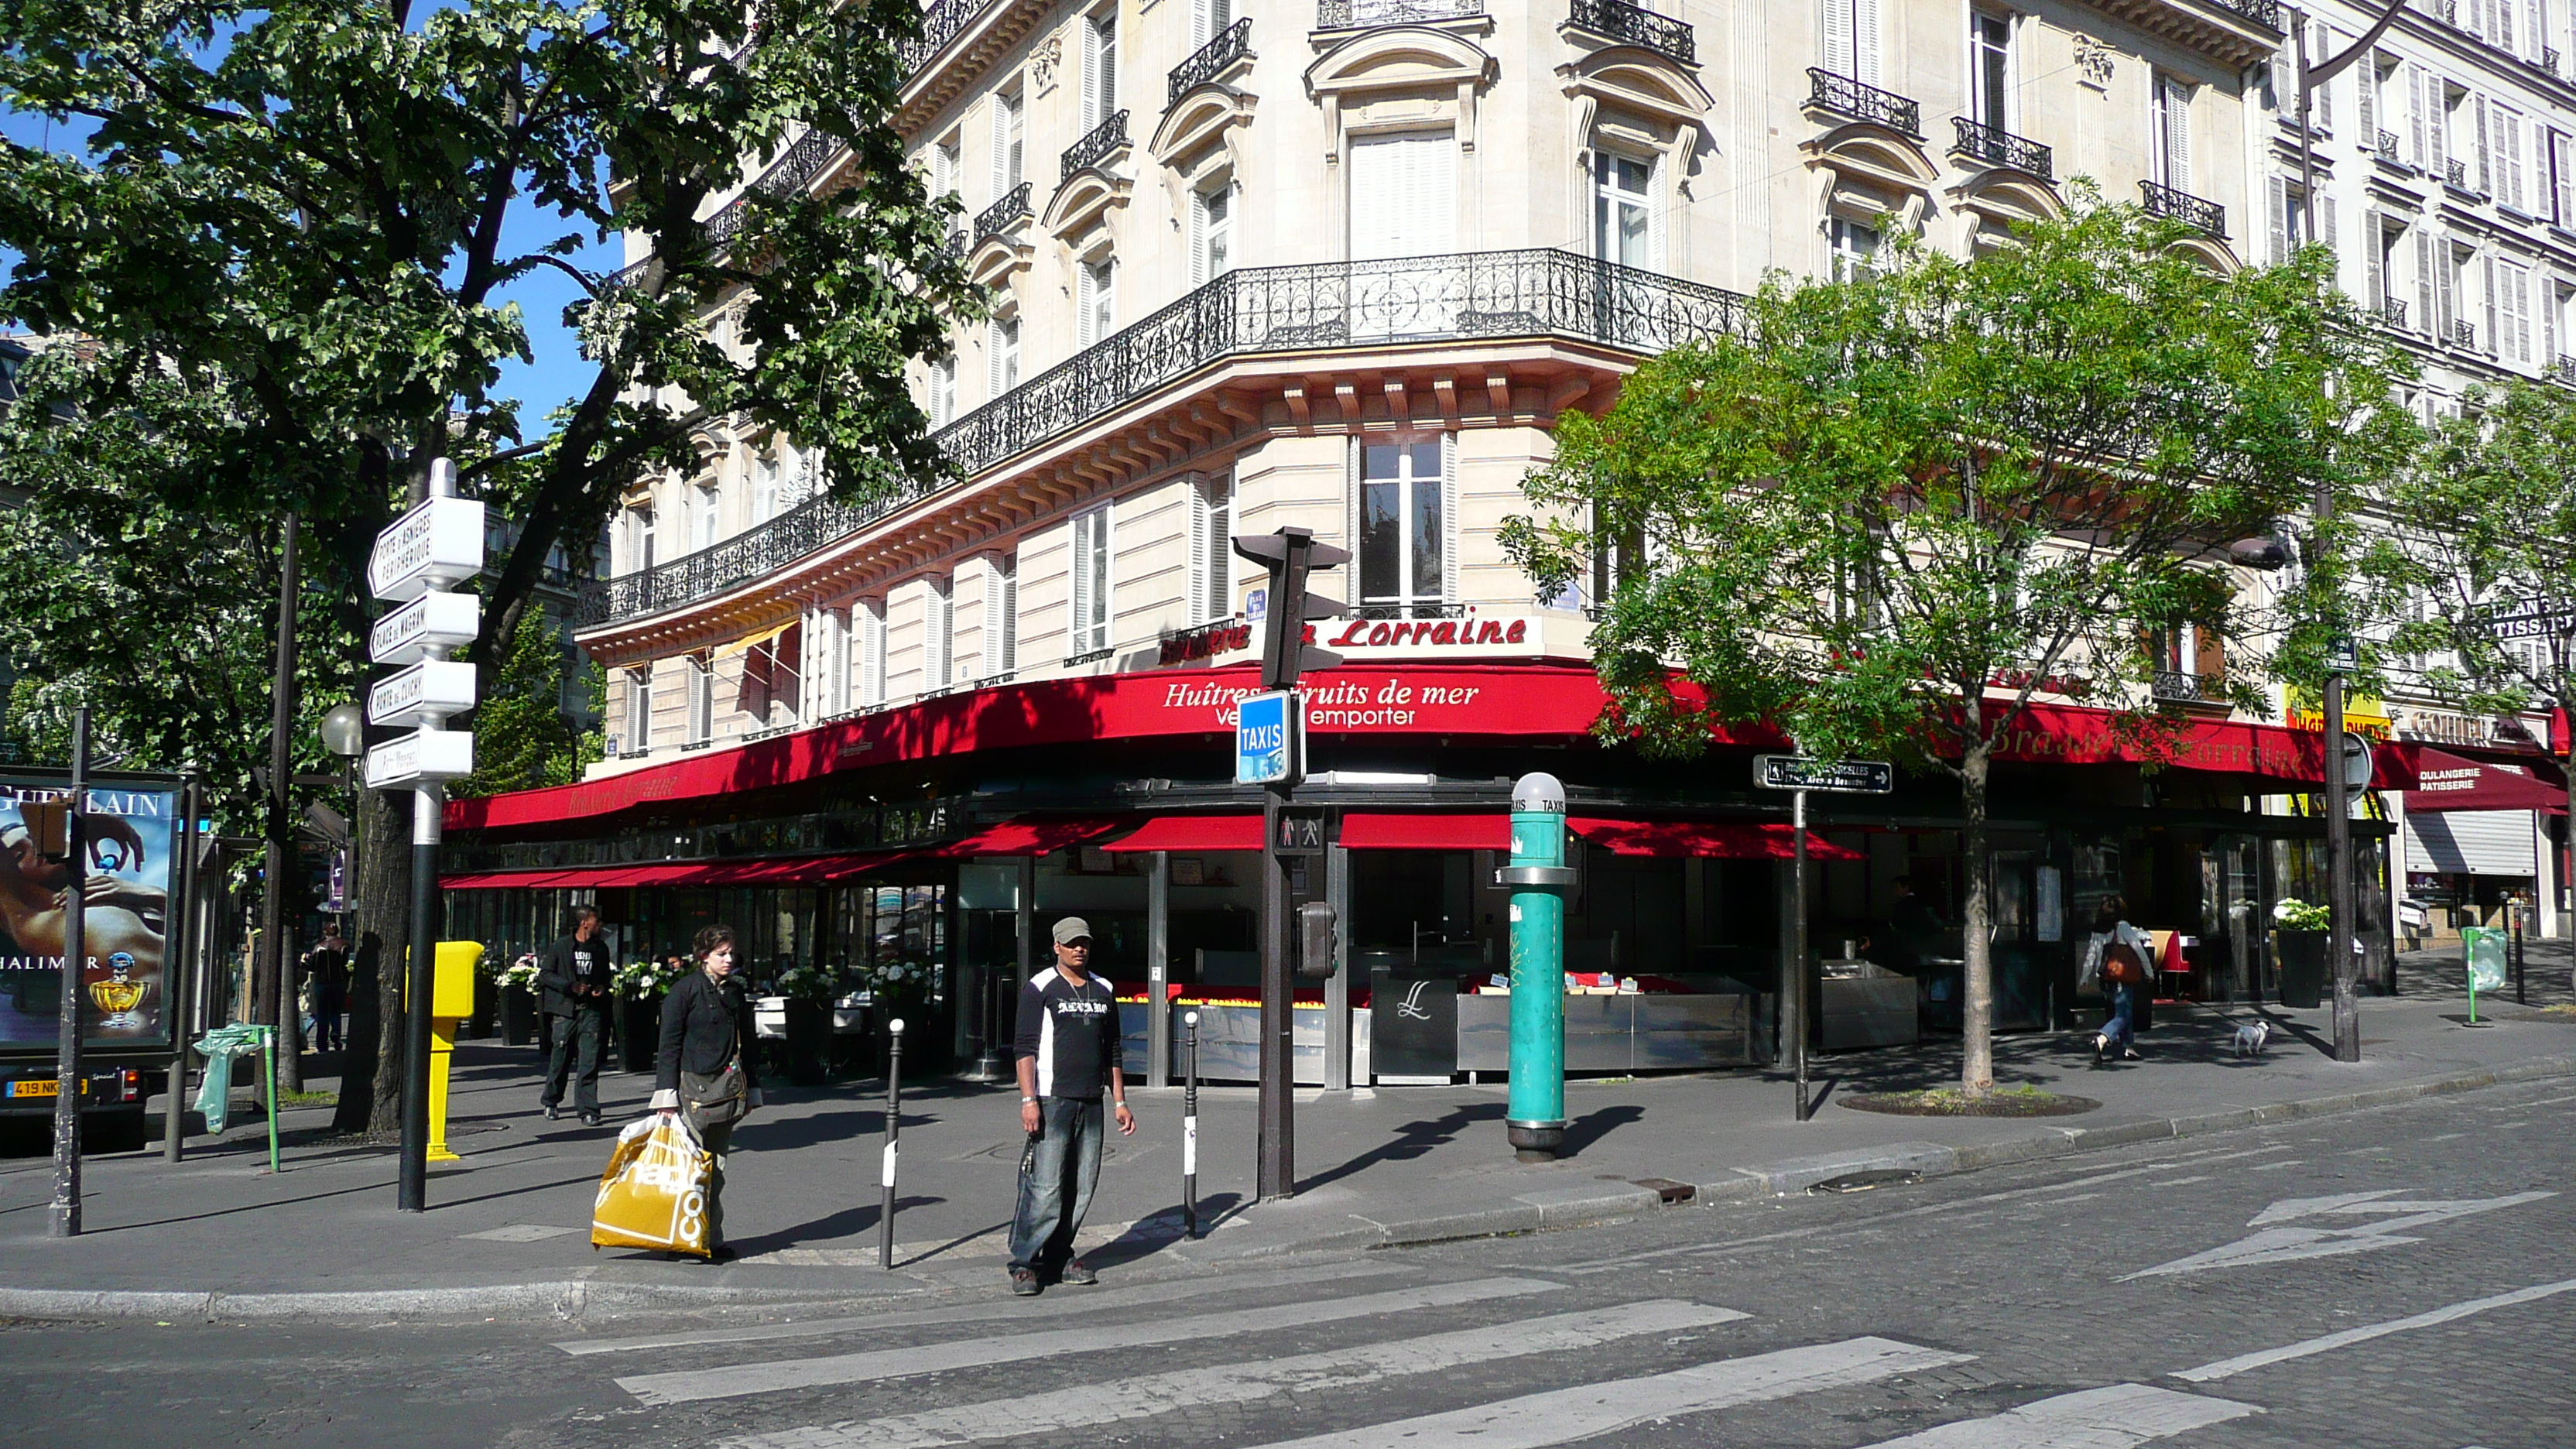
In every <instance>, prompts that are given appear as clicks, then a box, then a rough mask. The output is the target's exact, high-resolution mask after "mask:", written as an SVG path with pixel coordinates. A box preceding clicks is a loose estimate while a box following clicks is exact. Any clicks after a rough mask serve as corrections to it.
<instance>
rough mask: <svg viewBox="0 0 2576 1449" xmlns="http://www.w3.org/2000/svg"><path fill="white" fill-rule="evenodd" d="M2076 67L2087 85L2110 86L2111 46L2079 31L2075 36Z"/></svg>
mask: <svg viewBox="0 0 2576 1449" xmlns="http://www.w3.org/2000/svg"><path fill="white" fill-rule="evenodd" d="M2074 40H2075V68H2076V69H2077V70H2078V71H2080V72H2082V79H2083V81H2084V83H2085V84H2086V85H2090V86H2094V87H2097V88H2098V87H2102V86H2108V85H2109V84H2110V83H2111V72H2112V65H2111V47H2109V46H2107V45H2105V44H2103V43H2102V42H2101V41H2098V40H2095V39H2094V38H2093V37H2092V36H2089V35H2086V34H2083V33H2082V32H2080V31H2079V32H2078V33H2077V34H2076V35H2075V37H2074Z"/></svg>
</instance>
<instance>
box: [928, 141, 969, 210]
mask: <svg viewBox="0 0 2576 1449" xmlns="http://www.w3.org/2000/svg"><path fill="white" fill-rule="evenodd" d="M957 155H958V150H957V134H956V133H955V132H953V131H952V132H950V133H949V134H948V135H947V137H946V138H944V139H942V140H941V141H940V142H939V144H937V145H935V146H933V147H931V148H930V199H931V200H933V201H936V200H938V199H939V198H940V197H943V196H954V195H956V194H957V176H958V173H959V171H960V170H961V169H962V168H961V167H960V166H959V165H958V161H957Z"/></svg>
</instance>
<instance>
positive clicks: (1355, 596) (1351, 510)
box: [1342, 434, 1361, 608]
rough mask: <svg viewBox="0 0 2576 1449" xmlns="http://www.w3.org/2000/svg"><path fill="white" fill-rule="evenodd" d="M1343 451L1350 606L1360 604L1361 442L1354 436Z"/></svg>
mask: <svg viewBox="0 0 2576 1449" xmlns="http://www.w3.org/2000/svg"><path fill="white" fill-rule="evenodd" d="M1345 441H1346V443H1347V446H1345V447H1344V448H1343V449H1342V548H1343V549H1344V550H1345V551H1347V552H1348V553H1349V554H1350V556H1351V564H1350V571H1351V573H1350V576H1351V580H1352V582H1351V595H1350V603H1351V605H1352V607H1354V608H1356V607H1358V605H1359V602H1360V594H1361V581H1360V565H1359V557H1360V440H1359V438H1358V436H1357V435H1356V434H1354V435H1353V436H1352V437H1350V438H1349V439H1347V440H1345Z"/></svg>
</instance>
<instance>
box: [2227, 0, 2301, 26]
mask: <svg viewBox="0 0 2576 1449" xmlns="http://www.w3.org/2000/svg"><path fill="white" fill-rule="evenodd" d="M2210 3H2211V4H2213V5H2215V6H2217V7H2218V8H2219V9H2221V10H2224V11H2227V12H2229V13H2230V14H2233V15H2237V16H2240V17H2242V18H2244V19H2247V20H2251V21H2253V22H2254V23H2255V24H2257V25H2260V26H2262V27H2263V28H2264V29H2266V30H2280V29H2282V28H2283V27H2282V25H2281V0H2210Z"/></svg>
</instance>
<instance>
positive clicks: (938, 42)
mask: <svg viewBox="0 0 2576 1449" xmlns="http://www.w3.org/2000/svg"><path fill="white" fill-rule="evenodd" d="M1001 3H1002V0H937V3H936V4H933V5H932V6H931V7H930V8H929V9H927V10H925V11H923V12H921V33H920V34H919V35H916V36H914V37H913V38H912V39H910V40H907V41H905V42H904V43H903V45H902V47H901V49H900V50H899V51H898V52H897V55H896V58H897V59H898V60H899V61H900V62H901V63H902V65H903V78H904V79H905V80H907V81H908V80H911V79H912V78H913V77H914V76H916V75H919V74H920V73H921V70H922V67H924V66H926V65H928V64H930V62H931V61H932V60H933V59H935V58H937V56H938V55H939V52H941V51H943V50H946V49H947V48H948V42H950V41H952V40H955V39H956V38H957V37H958V35H959V34H961V33H962V32H963V31H964V30H965V29H966V27H968V26H970V25H972V24H974V23H975V21H976V19H977V18H978V17H979V16H981V15H982V14H983V13H984V12H985V11H987V10H989V9H991V8H992V7H994V6H995V5H999V4H1001Z"/></svg>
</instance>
